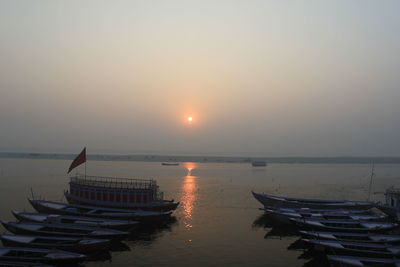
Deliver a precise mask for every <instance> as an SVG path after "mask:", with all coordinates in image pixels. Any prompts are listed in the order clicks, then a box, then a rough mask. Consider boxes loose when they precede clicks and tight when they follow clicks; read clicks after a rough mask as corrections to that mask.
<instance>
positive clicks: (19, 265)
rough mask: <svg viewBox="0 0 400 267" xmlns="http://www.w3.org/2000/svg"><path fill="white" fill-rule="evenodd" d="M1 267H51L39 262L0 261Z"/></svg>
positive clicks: (51, 266)
mask: <svg viewBox="0 0 400 267" xmlns="http://www.w3.org/2000/svg"><path fill="white" fill-rule="evenodd" d="M0 266H1V267H53V265H48V264H44V263H40V262H23V261H0Z"/></svg>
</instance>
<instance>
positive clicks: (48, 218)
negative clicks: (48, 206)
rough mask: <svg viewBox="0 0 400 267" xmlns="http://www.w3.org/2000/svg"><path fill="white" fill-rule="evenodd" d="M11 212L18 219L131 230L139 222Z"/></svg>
mask: <svg viewBox="0 0 400 267" xmlns="http://www.w3.org/2000/svg"><path fill="white" fill-rule="evenodd" d="M11 213H12V214H13V215H14V216H15V218H17V219H18V220H20V221H28V222H40V223H72V224H76V225H85V226H90V227H102V228H111V229H117V230H132V229H134V228H135V227H136V226H137V225H138V224H139V222H137V221H132V220H113V219H102V218H95V217H82V216H69V215H60V214H46V213H30V212H20V211H15V210H12V211H11Z"/></svg>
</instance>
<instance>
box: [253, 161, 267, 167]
mask: <svg viewBox="0 0 400 267" xmlns="http://www.w3.org/2000/svg"><path fill="white" fill-rule="evenodd" d="M251 166H253V167H265V166H267V163H266V162H265V161H253V162H251Z"/></svg>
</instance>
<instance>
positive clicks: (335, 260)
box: [327, 255, 400, 267]
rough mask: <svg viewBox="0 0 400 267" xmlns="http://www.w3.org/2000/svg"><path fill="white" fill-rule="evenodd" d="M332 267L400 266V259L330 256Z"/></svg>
mask: <svg viewBox="0 0 400 267" xmlns="http://www.w3.org/2000/svg"><path fill="white" fill-rule="evenodd" d="M327 258H328V261H329V263H330V265H331V266H341V267H345V266H393V267H395V266H399V265H400V259H385V258H366V257H353V256H338V255H328V256H327Z"/></svg>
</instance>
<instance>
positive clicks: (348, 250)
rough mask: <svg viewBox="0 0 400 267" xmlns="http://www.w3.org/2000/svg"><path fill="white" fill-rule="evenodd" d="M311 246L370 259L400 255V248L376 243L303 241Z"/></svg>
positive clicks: (325, 250) (318, 249)
mask: <svg viewBox="0 0 400 267" xmlns="http://www.w3.org/2000/svg"><path fill="white" fill-rule="evenodd" d="M301 240H302V241H303V242H306V243H309V244H311V245H312V246H313V247H314V248H315V250H317V251H323V252H333V253H335V254H341V255H343V254H350V255H359V256H368V257H382V258H386V257H388V258H392V257H397V256H399V255H400V246H392V245H387V244H376V243H365V242H363V243H358V242H349V241H334V240H317V239H306V238H303V239H301Z"/></svg>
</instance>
